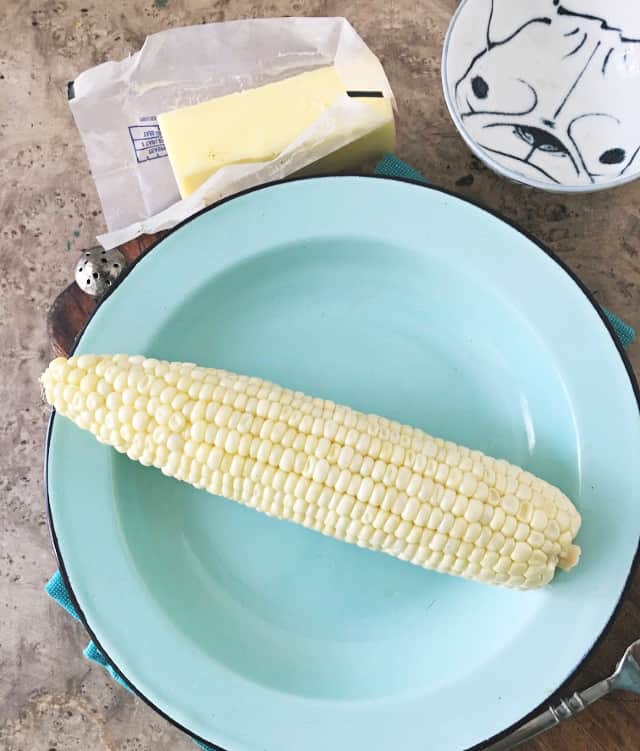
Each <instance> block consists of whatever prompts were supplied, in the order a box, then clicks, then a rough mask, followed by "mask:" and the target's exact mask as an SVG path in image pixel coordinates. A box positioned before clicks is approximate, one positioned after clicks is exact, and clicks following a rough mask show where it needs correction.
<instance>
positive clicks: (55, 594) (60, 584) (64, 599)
mask: <svg viewBox="0 0 640 751" xmlns="http://www.w3.org/2000/svg"><path fill="white" fill-rule="evenodd" d="M375 174H377V175H383V176H385V177H396V178H400V179H408V180H417V181H419V182H423V183H427V182H428V181H427V180H426V179H425V178H424V177H423V175H421V174H420V173H419V172H417V171H416V170H414V169H413V167H410V166H409V165H408V164H407V163H406V162H403V161H402V160H401V159H398V157H396V156H394V155H393V154H386V155H385V156H384V157H383V159H382V160H381V161H380V162H379V163H378V165H377V167H376V169H375ZM603 310H604V309H603ZM604 312H605V314H606V316H607V318H608V319H609V321H610V323H611V325H612V326H613V329H614V331H615V333H616V334H617V336H618V338H619V339H620V342H621V343H622V345H623V346H624V347H628V346H629V345H630V344H631V342H632V341H633V340H634V338H635V331H634V329H633V328H632V327H631V326H629V325H628V324H627V323H625V322H624V321H623V320H622V319H620V318H618V316H617V315H615V314H614V313H611V312H610V311H608V310H604ZM45 592H46V593H47V594H48V595H49V596H50V597H51V598H52V599H53V600H55V601H56V602H57V603H58V605H60V606H61V607H63V608H64V609H65V610H66V611H67V613H69V615H70V616H71V617H72V618H75V619H76V620H77V621H79V620H80V617H79V615H78V613H77V611H76V609H75V607H74V605H73V602H72V600H71V597H70V595H69V592H68V591H67V589H66V587H65V585H64V581H63V579H62V575H61V574H60V572H59V571H56V572H55V574H54V575H53V576H52V577H51V579H49V581H48V582H47V584H46V586H45ZM83 654H84V656H85V657H86V658H87V659H88V660H91V661H92V662H95V663H97V664H98V665H100V666H101V667H103V668H104V669H105V670H106V671H107V672H108V673H109V675H110V676H111V677H112V678H113V679H114V680H116V681H118V683H119V684H120V685H121V686H123V687H124V688H126V689H127V690H128V691H132V689H131V687H130V686H129V684H128V683H127V681H126V680H125V679H124V678H123V677H122V676H121V675H120V674H119V673H118V671H117V670H116V669H115V668H114V667H113V665H111V664H110V663H109V662H108V661H107V660H106V659H105V657H104V655H103V654H102V652H101V651H100V650H99V649H98V648H97V647H96V645H95V644H94V643H93V642H92V641H90V642H89V644H88V645H87V646H86V648H85V649H84V651H83ZM194 742H195V743H197V745H198V746H200V747H201V748H203V749H205V751H214V749H213V748H212V747H211V746H208V745H207V744H205V743H201V742H199V741H196V740H195V739H194Z"/></svg>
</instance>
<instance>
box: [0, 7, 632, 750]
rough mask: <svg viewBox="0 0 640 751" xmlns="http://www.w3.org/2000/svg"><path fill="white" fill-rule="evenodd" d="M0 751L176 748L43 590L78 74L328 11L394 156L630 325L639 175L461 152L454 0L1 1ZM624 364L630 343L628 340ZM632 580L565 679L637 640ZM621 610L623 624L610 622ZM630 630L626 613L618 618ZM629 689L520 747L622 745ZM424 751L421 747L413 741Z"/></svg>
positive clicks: (77, 187) (95, 225) (177, 739)
mask: <svg viewBox="0 0 640 751" xmlns="http://www.w3.org/2000/svg"><path fill="white" fill-rule="evenodd" d="M0 4H1V6H2V9H1V10H0V18H1V22H0V159H1V161H2V181H1V182H0V217H1V218H2V222H1V224H0V322H1V323H0V749H1V750H2V751H32V750H33V751H36V750H37V751H54V750H55V751H67V749H82V751H94V750H95V751H107V749H108V750H109V751H114V750H115V749H122V750H123V751H125V750H126V751H169V750H171V751H181V750H182V749H185V751H186V750H187V749H193V748H194V746H193V745H192V743H191V742H190V741H189V740H187V739H185V738H184V736H182V734H181V733H180V732H178V731H177V730H175V729H174V728H172V727H171V726H170V725H169V724H168V723H167V722H165V721H164V720H163V719H162V718H161V717H159V716H158V715H156V714H155V713H154V712H153V711H152V710H151V709H149V708H148V707H147V706H145V705H144V704H143V703H142V702H141V701H139V700H137V699H135V698H133V697H132V696H131V695H129V694H128V693H127V692H126V691H124V690H123V689H121V688H120V687H118V686H117V685H115V684H114V683H113V682H112V681H111V680H110V679H109V678H108V676H107V675H106V674H105V673H104V672H103V670H102V669H101V668H99V667H97V666H92V665H90V664H89V663H88V662H86V661H85V660H84V659H83V657H82V656H81V650H82V648H83V647H84V645H85V644H86V641H87V637H86V635H85V633H84V632H83V629H82V627H81V626H80V625H79V624H77V623H74V622H73V621H71V619H69V618H68V617H67V616H66V615H65V614H64V613H62V612H61V610H60V609H59V608H57V607H56V606H55V605H54V604H52V603H51V602H50V601H49V599H48V598H47V597H46V596H45V595H44V594H43V591H42V587H43V585H44V583H45V582H46V580H47V579H48V577H49V576H50V574H51V573H52V572H53V570H54V569H55V561H54V557H53V554H52V551H51V545H50V541H49V532H48V529H47V522H46V516H45V508H44V501H43V494H42V445H43V438H44V429H45V420H46V417H47V410H46V409H45V407H44V406H43V404H42V402H41V399H40V393H39V387H38V385H37V378H38V376H39V374H40V372H41V371H42V369H43V368H44V366H45V363H46V362H47V360H48V359H49V353H50V350H49V342H48V340H47V333H46V326H45V317H46V312H47V309H48V307H49V305H50V304H51V302H52V300H53V298H54V297H55V295H56V294H57V293H58V292H59V291H60V290H61V289H62V288H63V287H64V286H65V285H66V284H68V283H69V281H70V280H71V278H72V274H73V266H74V262H75V260H76V256H77V254H79V252H80V251H81V250H82V249H84V248H86V247H89V246H90V245H92V244H94V241H95V235H96V234H97V233H98V232H100V231H103V230H104V225H103V222H102V217H101V213H100V205H99V202H98V198H97V195H96V192H95V189H94V186H93V182H92V179H91V176H90V174H89V168H88V164H87V162H86V159H85V155H84V151H83V148H82V145H81V143H80V138H79V135H78V133H77V131H76V129H75V126H74V123H73V121H72V118H71V114H70V112H69V108H68V106H67V101H66V84H67V81H69V80H71V79H73V78H74V76H76V75H77V74H78V73H79V72H80V71H82V70H84V69H86V68H88V67H90V66H92V65H96V64H97V63H100V62H102V61H105V60H110V59H120V58H122V57H124V56H126V55H127V54H129V53H131V52H133V51H135V50H137V49H139V48H140V47H141V45H142V43H143V41H144V38H145V36H146V35H147V34H149V33H151V32H154V31H159V30H161V29H165V28H168V27H171V26H178V25H187V24H194V23H201V22H207V21H219V20H225V19H233V18H241V17H247V16H252V17H259V16H277V15H302V14H304V15H323V16H325V15H330V16H333V15H344V16H346V17H347V18H349V19H350V20H351V22H352V23H353V24H354V25H355V27H356V28H357V30H358V31H359V32H360V33H361V34H362V36H363V37H364V38H365V40H366V41H367V43H368V44H369V45H370V46H371V47H372V49H373V50H374V51H375V52H376V53H377V54H378V55H379V57H380V59H381V60H382V62H383V64H384V66H385V69H386V71H387V73H388V75H389V78H390V80H391V83H392V86H393V88H394V90H395V93H396V96H397V99H398V105H399V122H398V154H399V156H401V157H402V158H404V159H406V160H407V161H409V162H410V163H411V164H412V165H413V166H415V167H416V168H418V169H419V170H421V171H423V172H424V173H425V174H427V175H428V176H429V177H430V178H431V180H433V182H435V183H436V184H438V185H442V186H444V187H446V188H450V189H454V190H457V191H459V193H460V194H462V195H465V196H469V197H471V198H474V199H477V200H480V201H481V202H483V203H484V204H485V205H487V206H489V207H490V208H492V209H495V210H498V211H499V212H501V213H503V214H504V215H505V216H507V217H509V218H510V219H513V220H515V221H516V222H518V223H519V224H520V225H521V226H522V227H524V228H525V229H526V230H528V231H529V232H531V233H533V234H534V235H536V236H538V237H539V238H540V239H542V240H543V241H545V242H546V243H548V244H549V245H550V246H551V248H553V249H554V250H555V251H556V252H557V253H558V254H559V255H560V257H561V258H562V259H563V260H564V261H565V262H566V263H567V264H568V265H569V266H570V267H571V268H572V269H573V270H574V271H575V272H576V273H577V274H578V275H579V276H580V277H581V278H582V279H583V280H584V282H585V283H586V284H587V286H588V287H589V288H590V289H591V290H592V291H593V292H594V294H595V296H596V298H597V299H598V300H599V301H600V302H601V303H602V304H603V305H605V306H607V307H608V308H610V309H611V310H613V311H615V312H616V313H618V314H619V315H620V316H622V317H623V318H625V319H626V320H627V321H628V322H629V323H631V324H632V325H634V326H635V327H636V328H640V305H639V302H640V255H639V249H640V182H636V183H632V184H630V185H627V186H625V187H622V188H619V189H616V190H612V191H605V192H601V193H597V194H592V195H587V196H576V197H566V196H555V195H551V194H545V193H541V192H533V191H531V190H529V189H527V188H524V187H520V186H516V185H513V184H510V183H507V182H505V181H504V180H502V179H500V178H498V177H496V176H495V175H494V174H493V173H491V172H490V171H488V170H487V169H486V168H484V167H483V166H482V165H481V164H480V163H479V162H478V161H477V159H475V158H474V157H473V156H472V155H471V154H470V152H469V151H468V149H467V148H466V147H465V146H464V144H463V142H462V140H461V139H460V137H459V136H458V135H457V133H456V131H455V128H454V126H453V124H452V123H451V121H450V120H449V117H448V115H447V112H446V109H445V105H444V101H443V98H442V92H441V85H440V52H441V47H442V41H443V36H444V33H445V30H446V27H447V23H448V20H449V18H450V16H451V13H452V11H453V9H454V7H455V4H456V3H455V0H431V1H428V0H391V1H387V0H385V1H383V0H372V1H371V2H364V1H360V2H356V1H355V0H351V2H334V1H333V0H297V1H295V2H290V1H289V0H268V1H267V0H265V1H263V2H259V1H252V0H236V1H229V2H227V1H226V0H155V2H154V0H146V1H143V0H126V1H125V0H110V2H108V3H102V2H96V0H46V1H45V0H41V1H36V0H2V2H1V3H0ZM630 358H631V360H632V363H633V365H634V367H635V368H636V370H637V369H638V367H639V366H640V346H639V345H636V346H634V347H632V348H631V350H630ZM639 589H640V587H639V585H638V580H637V577H636V581H635V583H634V585H633V587H632V590H631V597H630V599H628V600H627V602H626V603H625V605H624V606H623V608H622V612H621V614H620V616H619V618H618V620H617V621H616V624H615V625H614V628H613V629H612V631H611V632H610V634H609V637H608V639H607V642H606V645H603V646H602V647H601V648H600V649H599V650H598V652H597V653H596V654H595V655H594V657H593V658H592V660H591V661H590V663H589V665H588V669H587V671H586V672H584V673H583V674H582V675H581V679H580V680H581V683H580V685H582V686H584V685H585V682H586V681H587V680H588V679H590V678H594V679H595V678H598V677H601V676H602V674H604V672H605V671H607V670H608V669H609V668H611V667H612V664H613V662H614V661H615V657H616V656H617V655H619V654H621V653H622V649H623V647H624V646H625V645H624V640H625V639H626V638H627V636H628V634H629V633H630V629H631V630H633V629H634V628H635V630H636V636H639V635H640V611H639V608H638V591H639ZM621 619H623V620H624V625H620V622H621ZM630 624H631V625H630ZM639 716H640V701H639V700H638V699H637V698H635V697H631V696H625V697H622V698H620V699H617V700H613V699H611V700H605V701H604V702H602V703H601V705H596V706H595V707H594V708H593V709H592V710H591V711H590V712H588V713H585V715H584V719H581V720H580V722H579V723H574V724H573V726H572V727H567V728H563V729H559V730H556V731H554V732H553V733H551V734H549V735H547V736H545V737H544V738H543V739H542V740H540V741H537V742H534V743H531V744H530V745H529V746H528V747H527V748H528V749H530V751H531V750H533V749H538V751H542V750H543V749H546V750H547V751H549V750H550V749H558V750H562V751H564V749H567V751H568V750H569V749H571V750H572V751H580V750H581V749H589V750H590V751H591V750H596V751H602V750H605V751H613V749H616V751H632V750H633V751H636V749H637V748H638V747H639V746H640V721H639V720H638V717H639ZM425 751H427V749H426V746H425Z"/></svg>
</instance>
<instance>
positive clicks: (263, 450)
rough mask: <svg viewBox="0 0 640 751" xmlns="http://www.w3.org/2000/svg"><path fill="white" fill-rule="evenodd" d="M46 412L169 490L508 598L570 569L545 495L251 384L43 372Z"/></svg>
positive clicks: (569, 546)
mask: <svg viewBox="0 0 640 751" xmlns="http://www.w3.org/2000/svg"><path fill="white" fill-rule="evenodd" d="M42 385H43V387H44V391H45V395H46V399H47V401H48V402H49V403H50V404H51V405H53V406H54V407H55V409H56V410H57V411H58V412H60V413H61V414H63V415H65V416H66V417H68V418H70V419H71V420H73V421H74V422H75V423H76V424H77V425H79V426H80V427H81V428H84V429H86V430H89V431H91V432H92V433H93V434H94V435H95V436H96V438H97V439H98V440H99V441H101V442H102V443H106V444H108V445H110V446H113V448H115V449H116V450H117V451H120V452H122V453H126V454H127V456H129V457H130V458H131V459H135V460H137V461H139V462H140V463H141V464H143V465H145V466H147V465H153V466H155V467H158V468H159V469H160V470H162V472H164V473H165V474H166V475H169V476H171V477H175V478H177V479H179V480H184V481H185V482H189V483H191V484H193V485H194V486H195V487H197V488H204V489H206V490H207V491H209V492H210V493H213V494H215V495H222V496H226V497H228V498H231V499H233V500H235V501H239V502H240V503H243V504H246V505H247V506H251V507H252V508H255V509H257V510H258V511H262V512H264V513H266V514H268V515H270V516H276V517H278V518H280V519H286V520H288V521H292V522H297V523H298V524H302V525H304V526H305V527H309V528H311V529H315V530H317V531H319V532H322V533H323V534H326V535H331V536H332V537H335V538H338V539H340V540H344V541H346V542H351V543H355V544H356V545H360V546H361V547H366V548H371V549H373V550H379V551H382V552H385V553H388V554H390V555H393V556H395V557H397V558H400V559H402V560H406V561H410V562H411V563H414V564H416V565H419V566H423V567H424V568H427V569H433V570H437V571H442V572H445V573H449V574H456V575H458V576H463V577H466V578H469V579H474V580H477V581H482V582H488V583H492V584H501V585H504V586H508V587H515V588H519V589H533V588H536V587H540V586H542V585H544V584H546V583H548V582H549V581H550V580H551V579H552V578H553V575H554V573H555V570H556V567H557V566H560V567H561V568H565V569H569V568H571V567H572V566H573V565H575V563H576V562H577V560H578V557H579V554H580V548H579V547H577V546H576V545H574V544H573V539H574V537H575V535H576V534H577V532H578V529H579V527H580V515H579V514H578V512H577V511H576V509H575V508H574V506H573V505H572V503H571V501H569V499H568V498H567V497H566V496H565V495H563V493H561V492H560V490H558V489H557V488H555V487H553V486H551V485H549V484H548V483H546V482H544V481H543V480H540V479H538V478H536V477H534V476H533V475H531V474H529V473H528V472H525V471H523V470H522V469H520V468H518V467H515V466H513V465H511V464H508V463H507V462H505V461H503V460H496V459H492V458H490V457H487V456H485V455H483V454H481V453H480V452H478V451H471V450H469V449H466V448H463V447H461V446H457V445H455V444H453V443H450V442H447V441H443V440H441V439H439V438H433V437H431V436H429V435H427V434H426V433H424V432H423V431H422V430H418V429H416V428H411V427H409V426H407V425H400V424H399V423H396V422H392V421H390V420H387V419H385V418H382V417H377V416H375V415H365V414H362V413H360V412H356V411H354V410H351V409H349V408H348V407H343V406H339V405H336V404H333V403H332V402H330V401H325V400H322V399H313V398H311V397H308V396H305V395H304V394H301V393H299V392H294V391H290V390H288V389H284V388H281V387H279V386H276V385H274V384H272V383H268V382H266V381H263V380H261V379H259V378H250V377H247V376H242V375H234V374H232V373H228V372H225V371H223V370H214V369H208V368H201V367H197V366H196V365H193V364H191V363H176V362H163V361H158V360H154V359H145V358H144V357H142V356H127V355H105V356H97V355H80V356H77V357H71V358H69V359H65V358H58V359H56V360H54V361H53V362H52V363H51V364H50V365H49V367H48V369H47V370H46V372H45V373H44V375H43V377H42Z"/></svg>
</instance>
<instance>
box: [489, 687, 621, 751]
mask: <svg viewBox="0 0 640 751" xmlns="http://www.w3.org/2000/svg"><path fill="white" fill-rule="evenodd" d="M612 688H613V686H612V683H611V680H610V679H609V678H607V679H606V680H604V681H600V682H599V683H596V684H595V685H594V686H591V687H590V688H588V689H586V690H585V691H582V692H579V693H578V692H576V693H575V694H573V696H570V697H569V698H568V699H563V700H562V701H561V702H560V703H559V704H557V705H556V706H555V707H549V709H547V710H545V711H544V712H542V713H541V714H539V715H537V716H536V717H534V718H533V719H531V720H529V722H526V723H525V724H524V725H522V726H521V727H519V728H518V729H517V730H514V731H513V733H509V735H507V736H506V737H504V738H502V739H501V740H499V741H497V742H496V743H493V744H492V745H491V746H488V747H487V748H486V750H485V751H512V749H514V748H517V747H518V746H519V745H520V744H521V743H524V742H525V741H529V740H531V739H532V738H535V737H536V736H537V735H540V733H544V732H545V731H546V730H550V729H551V728H553V727H555V726H556V725H559V724H560V723H561V722H564V720H568V719H569V718H571V717H573V716H574V715H576V714H578V712H582V710H583V709H586V708H587V707H588V706H589V705H590V704H593V702H594V701H597V700H598V699H600V698H602V697H603V696H605V695H606V694H608V693H609V692H610V691H611V690H612Z"/></svg>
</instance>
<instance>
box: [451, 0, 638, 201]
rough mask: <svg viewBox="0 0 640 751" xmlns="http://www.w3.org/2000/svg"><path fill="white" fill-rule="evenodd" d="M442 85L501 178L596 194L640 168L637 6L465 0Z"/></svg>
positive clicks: (603, 1) (586, 0) (467, 133)
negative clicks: (589, 191)
mask: <svg viewBox="0 0 640 751" xmlns="http://www.w3.org/2000/svg"><path fill="white" fill-rule="evenodd" d="M633 7H635V8H636V9H635V10H634V9H633ZM636 34H637V35H636ZM443 79H444V84H445V94H446V98H447V104H448V106H449V109H450V111H451V114H452V116H453V118H454V121H455V123H456V125H457V126H458V128H459V129H460V132H461V134H462V135H463V137H464V138H465V140H466V141H467V143H468V144H469V145H470V146H471V148H472V150H474V151H475V152H476V153H477V154H478V155H479V156H480V157H481V158H482V159H483V160H484V161H486V162H487V163H488V164H489V165H490V166H492V167H493V168H494V169H496V170H497V171H498V172H501V173H502V174H505V175H507V176H509V177H512V178H514V179H517V180H520V181H522V182H526V183H529V184H532V185H537V186H538V187H543V188H547V189H551V190H596V189H597V188H599V187H605V186H607V187H608V186H609V185H613V184H619V183H622V182H626V181H627V180H629V179H632V178H633V177H634V176H635V173H636V171H640V157H638V152H639V151H640V96H639V94H640V8H638V7H637V4H636V3H631V2H627V0H600V1H599V2H598V1H597V0H465V2H463V3H462V4H461V5H460V7H459V9H458V12H457V13H456V15H455V16H454V19H453V21H452V23H451V26H450V28H449V32H448V34H447V40H446V42H445V53H444V60H443Z"/></svg>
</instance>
